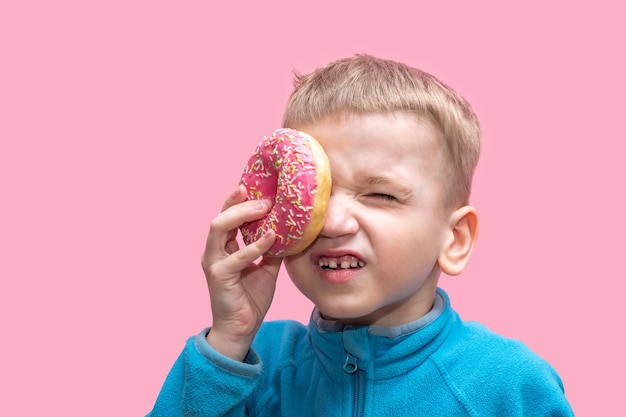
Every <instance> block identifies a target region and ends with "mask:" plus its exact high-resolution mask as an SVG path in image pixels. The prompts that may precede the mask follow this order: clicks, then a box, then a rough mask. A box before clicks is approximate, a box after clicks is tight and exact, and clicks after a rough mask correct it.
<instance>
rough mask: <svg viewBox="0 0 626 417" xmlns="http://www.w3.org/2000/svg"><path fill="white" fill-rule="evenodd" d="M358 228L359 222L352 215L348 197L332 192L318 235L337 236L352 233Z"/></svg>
mask: <svg viewBox="0 0 626 417" xmlns="http://www.w3.org/2000/svg"><path fill="white" fill-rule="evenodd" d="M358 230H359V223H358V221H357V219H356V218H355V217H354V213H353V207H352V205H351V204H350V198H349V197H348V196H345V195H341V194H337V193H334V192H332V193H331V195H330V200H329V201H328V208H327V210H326V219H325V220H324V226H323V227H322V231H321V232H320V235H321V236H324V237H339V236H343V235H350V234H354V233H356V232H357V231H358Z"/></svg>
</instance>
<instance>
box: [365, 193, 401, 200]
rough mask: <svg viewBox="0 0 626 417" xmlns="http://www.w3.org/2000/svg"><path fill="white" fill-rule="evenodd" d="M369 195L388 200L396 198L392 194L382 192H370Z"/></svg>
mask: <svg viewBox="0 0 626 417" xmlns="http://www.w3.org/2000/svg"><path fill="white" fill-rule="evenodd" d="M370 197H375V198H380V199H383V200H389V201H392V200H395V199H396V198H395V197H394V196H392V195H389V194H383V193H372V194H370Z"/></svg>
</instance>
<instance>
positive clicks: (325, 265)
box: [317, 255, 365, 270]
mask: <svg viewBox="0 0 626 417" xmlns="http://www.w3.org/2000/svg"><path fill="white" fill-rule="evenodd" d="M317 262H318V265H319V266H320V267H321V268H322V269H327V270H328V269H354V268H361V267H363V266H365V262H363V261H361V260H359V259H358V258H356V257H355V256H351V255H346V256H341V257H339V258H325V257H322V258H320V259H319V260H318V261H317Z"/></svg>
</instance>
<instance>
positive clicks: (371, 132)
mask: <svg viewBox="0 0 626 417" xmlns="http://www.w3.org/2000/svg"><path fill="white" fill-rule="evenodd" d="M299 129H300V130H304V131H305V132H307V133H309V134H311V135H312V136H313V137H315V138H316V139H317V140H318V141H319V142H320V143H321V145H322V146H323V147H324V150H325V151H326V152H327V154H328V156H329V159H330V161H331V165H338V164H339V165H341V166H343V165H344V164H350V165H359V164H361V165H364V166H365V167H366V168H367V167H369V168H372V169H373V168H375V167H379V168H388V169H391V168H393V167H395V166H396V165H398V164H403V163H409V164H414V165H417V166H421V167H424V166H430V165H431V164H433V163H436V162H437V163H438V162H439V161H438V159H439V157H440V155H441V150H442V143H443V141H442V135H441V132H440V131H439V129H437V128H436V127H434V125H433V123H431V122H430V120H428V119H427V118H424V117H420V116H417V115H415V114H412V113H405V112H402V113H400V112H397V113H385V114H379V113H374V114H363V115H360V114H349V115H342V116H341V117H333V118H325V119H322V120H321V121H318V122H315V123H311V124H308V125H305V126H302V127H299ZM336 168H341V167H340V166H337V167H336Z"/></svg>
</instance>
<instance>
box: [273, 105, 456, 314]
mask: <svg viewBox="0 0 626 417" xmlns="http://www.w3.org/2000/svg"><path fill="white" fill-rule="evenodd" d="M298 129H300V130H302V131H305V132H307V133H309V134H310V135H312V136H313V137H315V138H316V139H317V140H318V141H319V142H320V143H321V144H322V146H323V147H324V150H325V151H326V153H327V155H328V158H329V160H330V166H331V172H332V181H333V182H332V193H331V197H330V202H329V205H328V212H327V217H326V220H325V223H324V227H323V229H322V231H321V233H320V235H319V237H318V238H317V239H316V240H315V241H314V242H313V244H311V246H309V247H308V248H307V249H306V250H305V251H304V252H302V253H300V254H298V255H294V256H291V257H288V258H286V259H285V265H286V268H287V271H288V272H289V275H290V277H291V279H292V280H293V282H294V283H295V285H296V286H297V287H298V288H299V290H300V291H302V293H303V294H304V295H305V296H307V297H308V298H309V299H310V300H312V301H313V303H315V305H316V306H317V307H318V308H319V309H320V311H321V312H322V315H323V316H324V317H326V318H329V319H335V320H339V321H342V322H344V323H350V324H357V325H364V324H377V325H383V326H395V325H400V324H403V323H407V322H410V321H413V320H415V319H417V318H419V317H421V316H422V315H424V314H425V313H426V312H428V311H429V310H430V308H431V307H432V303H433V298H434V293H435V289H436V286H437V281H438V278H439V274H440V269H439V266H438V258H439V256H440V253H441V251H442V250H443V249H442V248H443V242H444V236H445V234H446V232H448V233H449V232H450V227H449V221H448V219H447V218H446V216H445V215H442V202H443V201H444V195H443V192H444V188H443V185H442V184H443V179H442V178H441V174H440V172H442V171H443V170H441V164H442V156H441V150H440V145H439V140H438V139H439V135H440V133H439V131H438V130H437V129H435V128H433V127H432V125H431V124H430V123H429V122H427V121H425V120H423V119H419V118H417V117H416V116H415V115H410V114H404V113H397V114H368V115H353V116H350V117H348V118H341V119H339V118H338V119H330V118H329V119H324V120H323V121H322V122H319V123H314V124H311V125H306V126H298Z"/></svg>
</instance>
